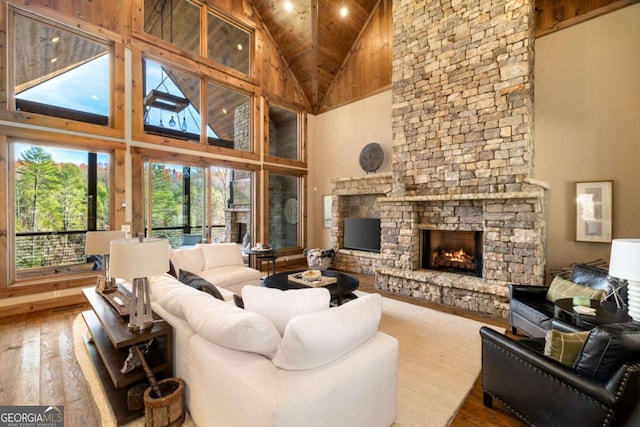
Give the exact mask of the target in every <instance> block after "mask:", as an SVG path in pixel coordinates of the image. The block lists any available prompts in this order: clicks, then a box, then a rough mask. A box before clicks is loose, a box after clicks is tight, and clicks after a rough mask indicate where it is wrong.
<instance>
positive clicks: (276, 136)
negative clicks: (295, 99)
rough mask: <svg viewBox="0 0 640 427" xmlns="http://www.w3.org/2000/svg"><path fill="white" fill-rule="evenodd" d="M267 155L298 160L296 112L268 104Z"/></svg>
mask: <svg viewBox="0 0 640 427" xmlns="http://www.w3.org/2000/svg"><path fill="white" fill-rule="evenodd" d="M269 155H270V156H274V157H281V158H284V159H290V160H298V114H297V113H296V112H294V111H291V110H287V109H286V108H282V107H278V106H276V105H270V106H269Z"/></svg>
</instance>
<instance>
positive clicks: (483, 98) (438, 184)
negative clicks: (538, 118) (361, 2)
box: [392, 0, 534, 196]
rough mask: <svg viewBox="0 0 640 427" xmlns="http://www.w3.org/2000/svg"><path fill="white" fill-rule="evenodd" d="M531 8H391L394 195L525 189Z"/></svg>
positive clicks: (529, 148)
mask: <svg viewBox="0 0 640 427" xmlns="http://www.w3.org/2000/svg"><path fill="white" fill-rule="evenodd" d="M533 5H534V3H533V1H532V0H480V1H466V0H452V1H449V0H440V1H424V2H416V1H415V0H397V1H394V3H393V21H394V46H393V112H392V128H393V140H394V152H393V158H392V162H393V175H394V189H393V193H394V195H396V196H402V195H436V194H437V195H442V194H466V193H492V192H508V191H521V183H522V182H523V180H524V179H525V178H526V177H529V176H530V175H531V171H532V168H533V142H532V129H533V36H534V25H533V19H534V13H533V12H534V11H533Z"/></svg>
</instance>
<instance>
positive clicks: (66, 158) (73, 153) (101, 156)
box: [14, 144, 109, 165]
mask: <svg viewBox="0 0 640 427" xmlns="http://www.w3.org/2000/svg"><path fill="white" fill-rule="evenodd" d="M29 147H31V144H16V145H15V150H14V153H15V154H14V160H15V161H18V160H20V159H21V158H22V153H23V152H24V151H26V150H27V149H29ZM43 148H44V150H45V151H46V152H47V153H49V154H51V157H52V158H53V161H54V162H56V163H74V164H76V165H82V164H87V152H86V151H81V150H70V149H68V148H57V147H43ZM97 161H98V164H109V155H108V154H105V153H98V158H97Z"/></svg>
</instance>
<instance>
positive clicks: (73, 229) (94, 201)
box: [10, 142, 110, 279]
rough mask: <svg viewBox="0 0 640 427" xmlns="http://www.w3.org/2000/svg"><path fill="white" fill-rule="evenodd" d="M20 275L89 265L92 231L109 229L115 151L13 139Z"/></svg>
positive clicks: (12, 166)
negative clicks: (87, 243) (88, 237)
mask: <svg viewBox="0 0 640 427" xmlns="http://www.w3.org/2000/svg"><path fill="white" fill-rule="evenodd" d="M11 148H12V153H13V161H12V162H11V163H10V170H11V175H10V176H11V177H12V184H13V189H14V198H13V200H14V210H15V217H14V229H15V232H14V236H13V243H14V250H15V251H14V253H15V272H16V278H17V279H21V278H28V277H32V276H35V277H37V276H42V275H47V274H59V273H65V272H69V273H71V272H73V271H76V270H78V269H79V268H84V267H86V268H88V267H89V266H90V265H91V262H90V261H91V260H89V259H87V257H86V256H85V254H84V247H85V245H84V242H85V234H86V232H87V231H88V230H108V229H109V225H110V224H109V209H110V206H109V200H110V198H109V193H110V188H109V174H110V156H109V155H108V154H105V153H97V152H92V151H83V150H75V149H67V148H58V147H52V146H47V145H38V144H35V143H27V142H16V143H14V144H12V146H11Z"/></svg>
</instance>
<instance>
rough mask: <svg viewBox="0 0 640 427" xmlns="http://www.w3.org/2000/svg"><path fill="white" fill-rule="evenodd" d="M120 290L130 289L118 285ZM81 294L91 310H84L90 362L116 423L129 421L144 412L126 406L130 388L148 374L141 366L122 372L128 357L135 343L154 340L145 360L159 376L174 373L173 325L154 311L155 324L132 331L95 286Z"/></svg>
mask: <svg viewBox="0 0 640 427" xmlns="http://www.w3.org/2000/svg"><path fill="white" fill-rule="evenodd" d="M119 289H120V291H121V292H124V293H127V292H128V291H127V290H126V289H124V288H122V287H119ZM82 293H83V294H84V297H85V298H86V299H87V301H88V302H89V304H91V308H92V310H89V311H85V312H83V313H82V316H83V318H84V321H85V323H86V324H87V327H88V328H89V332H90V334H91V338H92V339H88V338H87V337H85V338H84V343H85V346H86V348H87V351H88V352H89V356H90V357H91V361H92V362H93V365H94V367H95V369H96V372H97V374H98V377H99V378H100V381H101V384H102V388H103V390H104V393H105V395H106V397H107V399H108V400H109V404H110V405H111V409H112V410H113V414H114V416H115V418H116V420H117V425H119V426H120V425H123V424H126V423H128V422H130V421H132V420H134V419H136V418H138V417H140V416H142V415H143V414H144V408H143V409H140V410H130V409H129V408H128V407H127V391H128V389H129V388H131V387H132V386H134V385H135V384H137V383H140V382H142V381H145V382H146V379H147V377H146V374H145V372H144V370H143V369H142V367H137V368H135V369H134V370H132V371H130V372H128V373H126V374H123V373H121V372H120V369H121V368H122V366H123V364H124V361H125V360H126V359H127V357H128V356H129V348H130V347H131V346H132V345H137V344H143V343H146V342H148V341H149V340H150V339H153V342H152V344H151V345H150V346H149V349H148V351H147V353H146V354H145V360H146V361H147V363H148V365H149V367H150V368H151V370H152V371H153V372H154V375H155V376H156V379H158V380H160V379H163V378H169V377H172V376H173V328H172V327H171V325H169V324H168V323H167V322H166V321H164V320H162V319H161V318H160V317H159V316H158V315H157V314H155V313H153V319H154V324H153V326H152V327H151V329H149V330H147V331H130V330H129V327H128V318H127V317H122V316H120V315H119V314H118V312H117V311H116V310H115V309H114V308H113V307H111V305H110V304H109V303H108V302H107V301H106V300H105V299H104V297H102V296H101V295H100V294H99V293H97V292H96V291H95V289H94V288H87V289H83V290H82Z"/></svg>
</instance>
